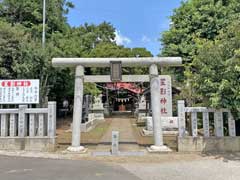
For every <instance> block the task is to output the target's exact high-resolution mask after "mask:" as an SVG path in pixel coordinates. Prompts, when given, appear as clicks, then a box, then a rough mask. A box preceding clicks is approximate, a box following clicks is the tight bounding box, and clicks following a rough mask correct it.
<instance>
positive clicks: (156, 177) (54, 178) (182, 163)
mask: <svg viewBox="0 0 240 180" xmlns="http://www.w3.org/2000/svg"><path fill="white" fill-rule="evenodd" d="M127 159H128V158H126V161H124V162H119V163H118V164H115V163H110V162H108V163H106V162H104V161H94V160H54V159H41V158H23V157H7V156H0V180H239V179H240V156H234V157H231V158H217V159H215V158H200V159H192V160H184V156H183V159H182V160H174V161H170V160H169V161H159V162H158V163H156V162H154V163H153V162H152V163H150V162H148V163H145V162H130V163H129V162H128V160H127Z"/></svg>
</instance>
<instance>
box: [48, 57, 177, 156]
mask: <svg viewBox="0 0 240 180" xmlns="http://www.w3.org/2000/svg"><path fill="white" fill-rule="evenodd" d="M119 61H120V62H121V63H122V67H143V66H145V67H146V66H148V67H149V75H132V76H131V75H128V76H124V78H123V80H122V81H121V82H144V81H146V80H147V81H150V89H151V107H152V118H153V133H154V145H152V146H150V147H149V148H148V150H149V152H162V151H170V149H169V148H168V147H167V146H164V144H163V133H162V125H161V112H160V93H159V92H160V79H159V73H158V66H180V65H181V64H182V59H181V58H180V57H154V58H153V57H151V58H53V60H52V64H53V66H55V67H64V66H65V67H76V70H75V89H74V109H73V129H72V145H71V146H70V147H69V148H68V151H71V152H79V153H83V152H86V149H85V148H84V147H83V146H81V145H80V139H81V136H80V134H81V129H80V125H81V121H82V102H83V84H84V82H102V79H103V78H102V77H101V76H94V77H91V76H86V79H85V78H84V68H85V67H99V68H100V67H110V65H111V62H119ZM104 78H105V81H106V80H109V82H111V81H110V76H104Z"/></svg>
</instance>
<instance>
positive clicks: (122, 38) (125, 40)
mask: <svg viewBox="0 0 240 180" xmlns="http://www.w3.org/2000/svg"><path fill="white" fill-rule="evenodd" d="M115 35H116V37H115V41H116V43H117V45H124V44H130V43H131V42H132V40H131V39H130V38H128V37H126V36H124V35H122V34H121V33H120V31H115Z"/></svg>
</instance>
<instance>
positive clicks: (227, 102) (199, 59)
mask: <svg viewBox="0 0 240 180" xmlns="http://www.w3.org/2000/svg"><path fill="white" fill-rule="evenodd" d="M199 41H200V42H198V44H199V46H198V55H196V56H195V57H194V60H193V63H192V65H193V66H194V67H195V71H194V73H192V74H191V76H190V80H191V82H192V86H193V88H194V91H195V93H196V94H198V95H199V97H201V99H200V102H202V103H203V104H204V105H208V106H211V107H217V108H220V107H225V108H229V109H231V110H232V112H234V114H235V115H236V117H239V118H240V23H239V21H234V22H232V23H231V24H230V25H229V26H228V27H227V28H226V31H221V33H220V34H219V36H217V38H216V39H215V40H213V41H210V40H199Z"/></svg>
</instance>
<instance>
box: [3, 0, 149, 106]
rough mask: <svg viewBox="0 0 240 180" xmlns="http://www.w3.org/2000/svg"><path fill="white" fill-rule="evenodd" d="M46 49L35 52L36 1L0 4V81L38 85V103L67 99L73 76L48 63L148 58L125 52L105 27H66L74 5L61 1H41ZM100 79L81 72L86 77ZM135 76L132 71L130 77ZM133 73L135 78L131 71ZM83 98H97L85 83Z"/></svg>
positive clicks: (70, 71)
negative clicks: (55, 60) (73, 59)
mask: <svg viewBox="0 0 240 180" xmlns="http://www.w3.org/2000/svg"><path fill="white" fill-rule="evenodd" d="M46 3H47V6H46V7H47V9H46V13H47V16H46V17H47V19H46V46H45V48H44V49H43V48H42V47H41V33H42V1H35V0H2V1H0V65H1V66H0V78H1V79H3V78H4V79H15V78H31V79H34V78H36V79H40V82H41V83H40V90H41V103H42V104H44V102H46V101H47V97H48V98H49V100H61V99H64V98H65V97H72V96H73V89H74V70H73V69H71V68H62V69H61V68H60V69H59V68H56V69H55V68H53V67H52V65H51V60H52V58H53V57H135V56H142V57H144V56H152V55H151V53H150V52H149V51H147V50H146V49H144V48H133V49H130V48H125V47H123V46H118V45H117V44H116V42H115V28H114V27H113V26H112V24H110V23H108V22H102V23H100V24H98V25H95V24H88V23H85V24H83V25H81V26H79V27H71V26H69V24H68V23H67V18H66V14H67V13H68V11H69V10H70V9H71V8H74V5H73V4H72V3H71V2H70V1H67V0H47V1H46ZM99 71H101V73H105V74H106V72H107V71H106V69H105V70H104V69H103V70H96V69H95V70H91V71H90V70H89V69H86V72H85V73H86V74H91V73H94V72H95V73H99ZM137 71H139V70H136V72H137ZM133 72H135V71H134V70H133ZM84 92H85V93H90V94H97V93H99V90H98V89H97V87H96V85H95V84H90V83H87V84H86V85H85V89H84Z"/></svg>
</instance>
